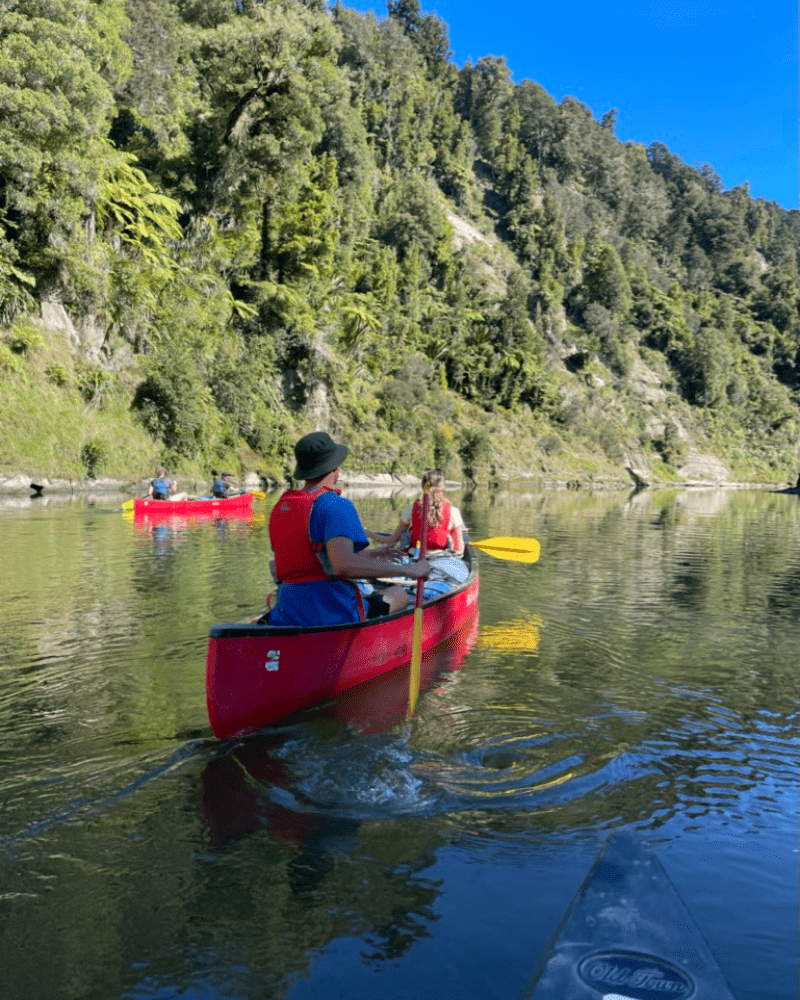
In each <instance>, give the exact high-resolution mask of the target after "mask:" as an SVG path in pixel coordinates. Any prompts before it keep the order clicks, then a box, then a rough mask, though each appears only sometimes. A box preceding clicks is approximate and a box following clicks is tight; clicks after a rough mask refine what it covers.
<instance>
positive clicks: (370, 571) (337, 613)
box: [269, 431, 429, 626]
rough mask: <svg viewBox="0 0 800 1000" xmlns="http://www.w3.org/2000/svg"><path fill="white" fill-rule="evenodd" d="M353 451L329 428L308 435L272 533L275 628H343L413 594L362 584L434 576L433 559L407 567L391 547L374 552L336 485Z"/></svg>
mask: <svg viewBox="0 0 800 1000" xmlns="http://www.w3.org/2000/svg"><path fill="white" fill-rule="evenodd" d="M347 453H348V449H347V447H346V446H345V445H342V444H336V443H335V442H334V441H333V439H332V438H331V437H330V435H328V434H326V433H325V432H324V431H315V432H313V433H311V434H306V435H305V436H304V437H302V438H301V439H300V440H299V441H298V442H297V444H296V445H295V448H294V455H295V459H296V461H297V466H296V468H295V470H294V478H295V479H299V480H302V481H304V482H305V486H304V487H303V488H302V489H297V490H287V491H286V492H285V493H283V494H282V496H281V497H280V498H279V499H278V502H277V503H276V504H275V506H274V507H273V509H272V514H271V515H270V521H269V534H270V540H271V542H272V549H273V552H274V554H275V576H276V577H277V579H278V581H279V586H278V596H277V600H276V602H275V605H274V607H273V608H272V609H271V610H270V612H269V624H270V625H299V626H313V625H317V626H319V625H336V624H342V623H348V622H354V621H361V620H363V619H365V618H374V617H377V616H378V615H382V614H391V613H393V612H395V611H399V610H400V609H401V608H403V607H405V606H406V605H407V604H408V602H409V596H408V593H407V592H406V591H405V589H404V588H403V587H401V586H398V585H396V584H394V585H390V586H388V587H387V588H386V589H385V590H380V591H375V592H373V593H371V594H370V593H368V591H369V590H370V589H371V586H370V585H369V584H366V585H365V586H364V585H362V586H359V584H358V582H357V581H362V580H363V581H368V580H375V579H379V578H380V579H383V578H385V577H390V578H393V577H404V578H409V577H410V578H411V579H414V580H416V579H419V578H424V577H427V575H428V570H429V566H428V562H427V560H425V559H420V560H419V561H418V562H415V563H404V564H403V563H400V562H398V561H397V550H395V554H394V556H393V553H392V551H391V549H390V548H389V547H388V546H385V545H384V546H381V547H379V548H376V549H370V550H367V546H368V545H369V539H368V538H367V533H366V531H365V530H364V526H363V525H362V523H361V518H360V517H359V516H358V512H357V511H356V509H355V507H354V506H353V504H352V502H351V501H350V500H348V499H346V498H345V497H343V496H341V495H340V491H339V490H337V489H336V488H335V487H336V482H337V480H338V479H339V469H340V466H341V465H342V463H343V462H344V460H345V458H346V457H347Z"/></svg>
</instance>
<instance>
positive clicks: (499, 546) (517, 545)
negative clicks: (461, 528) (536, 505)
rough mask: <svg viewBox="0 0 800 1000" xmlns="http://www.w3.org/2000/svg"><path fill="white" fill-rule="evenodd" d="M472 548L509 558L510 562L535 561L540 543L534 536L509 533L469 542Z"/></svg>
mask: <svg viewBox="0 0 800 1000" xmlns="http://www.w3.org/2000/svg"><path fill="white" fill-rule="evenodd" d="M469 544H470V545H471V546H472V547H473V548H476V549H480V550H481V552H488V553H489V555H491V556H497V558H498V559H510V560H511V561H512V562H525V563H529V562H531V563H532V562H536V560H537V559H538V558H539V552H540V548H541V547H540V545H539V543H538V542H537V540H536V539H535V538H514V537H513V536H511V535H500V536H498V537H497V538H485V539H484V540H483V541H482V542H472V541H471V542H470V543H469Z"/></svg>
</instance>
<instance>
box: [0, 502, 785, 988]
mask: <svg viewBox="0 0 800 1000" xmlns="http://www.w3.org/2000/svg"><path fill="white" fill-rule="evenodd" d="M122 499H125V498H120V501H117V500H115V499H104V500H102V501H96V502H91V501H89V500H76V501H63V502H57V501H55V500H52V499H51V500H47V499H46V498H45V499H43V500H40V501H37V502H31V501H28V500H19V501H2V502H0V541H1V542H2V553H3V557H4V563H5V569H4V573H3V581H2V583H0V678H1V679H2V684H0V721H1V722H2V726H0V805H1V806H2V809H1V810H0V847H1V848H2V854H1V855H0V955H1V956H2V968H3V974H2V977H0V996H2V997H9V998H25V1000H40V998H41V1000H45V998H46V1000H62V998H63V1000H94V998H97V1000H111V998H120V1000H145V998H167V997H170V998H171V997H181V998H190V1000H200V998H204V1000H205V998H246V1000H257V998H258V1000H260V998H265V1000H266V998H272V997H287V998H291V1000H300V998H315V1000H316V998H323V997H324V998H332V997H341V998H347V1000H352V998H365V1000H367V998H379V997H380V998H383V1000H404V998H409V1000H411V998H427V997H437V998H438V1000H472V998H475V1000H477V998H481V1000H487V998H489V1000H491V998H498V1000H501V998H512V997H518V996H519V995H520V993H521V992H522V990H523V988H524V986H525V984H526V982H527V980H528V978H529V976H530V973H531V971H532V969H533V968H534V966H535V964H536V961H537V958H538V957H539V954H540V952H541V950H542V948H543V947H544V946H545V944H546V941H547V939H548V937H549V935H550V933H551V931H552V929H553V927H554V926H555V924H556V923H557V922H558V920H559V918H560V917H561V915H562V913H563V911H564V910H565V908H566V907H567V905H568V903H569V902H570V899H571V898H572V896H573V894H574V892H575V891H576V889H577V888H578V886H579V884H580V883H581V881H582V879H583V877H584V875H585V873H586V871H587V870H588V868H589V866H590V865H591V863H592V862H593V860H594V858H595V856H596V854H597V853H598V851H599V850H600V849H601V847H602V845H603V843H604V841H605V840H606V839H607V838H608V836H609V835H610V834H611V833H613V832H614V831H617V830H621V829H629V830H634V831H637V833H638V835H639V836H640V837H642V838H643V839H644V840H645V841H647V842H648V843H650V844H652V845H653V846H654V847H655V848H656V850H657V853H658V855H659V857H660V859H661V861H662V863H663V865H664V867H665V868H666V869H667V871H668V873H669V874H670V876H671V878H672V881H673V882H674V884H675V886H676V887H677V889H678V891H679V892H680V894H681V896H682V897H683V899H684V901H685V903H686V904H687V906H688V908H689V910H690V911H691V913H692V915H693V916H694V918H695V921H696V922H697V924H698V925H699V927H700V929H701V930H702V932H703V934H704V936H705V937H706V940H707V941H708V943H709V945H710V947H711V949H712V951H713V953H714V954H715V956H716V958H717V960H718V962H719V964H720V966H721V967H722V969H723V972H724V973H725V975H726V977H727V978H728V980H729V982H730V984H731V986H732V988H733V990H734V992H735V994H736V996H737V997H738V998H739V1000H796V998H797V995H798V971H797V970H798V704H800V681H799V680H798V661H799V660H800V654H799V651H800V556H799V555H798V537H799V530H798V529H800V503H799V502H798V497H796V496H791V495H780V494H776V493H769V492H762V491H721V490H694V491H675V492H653V491H649V490H648V491H645V492H643V493H639V494H637V495H628V494H623V493H610V494H609V493H602V494H597V493H594V494H590V493H588V492H572V491H531V492H523V491H510V492H501V493H499V494H493V495H490V494H489V493H485V492H481V491H478V492H477V493H476V494H474V495H473V496H472V497H464V496H462V495H460V494H455V495H454V496H453V499H454V500H455V501H456V502H457V503H458V504H459V506H461V509H462V512H463V514H464V517H465V520H466V522H467V524H468V525H469V526H470V528H471V530H472V534H473V537H474V538H476V539H481V538H485V537H488V536H490V535H497V534H513V535H526V536H527V535H532V536H535V537H537V538H538V539H539V540H540V542H541V545H542V556H541V559H540V561H539V562H538V563H536V564H535V565H532V566H531V565H521V564H517V563H511V562H505V561H500V560H498V559H494V558H492V557H490V556H482V557H481V563H480V571H481V595H480V626H479V628H478V630H477V633H475V632H474V631H473V632H472V633H471V634H470V633H467V634H464V635H463V636H462V637H461V648H460V650H458V651H457V652H456V653H455V654H454V655H452V656H449V657H447V658H438V659H437V658H434V659H432V660H431V661H430V662H427V663H426V664H425V665H424V671H423V672H424V675H425V688H426V689H425V690H424V692H423V694H422V695H421V698H420V702H419V712H418V716H417V718H416V719H415V721H414V723H413V725H412V726H411V727H408V726H407V725H406V724H405V723H404V721H403V714H404V711H405V704H404V698H405V693H406V690H407V678H406V676H404V675H402V674H401V675H398V676H393V677H389V678H387V679H385V680H384V681H382V682H380V683H379V684H373V685H371V686H370V687H368V688H365V689H363V690H359V691H358V692H354V693H352V694H351V695H349V696H347V697H345V698H342V699H341V700H340V701H338V702H336V703H334V704H332V705H328V706H323V707H322V708H320V709H317V710H315V711H312V712H308V713H306V714H304V715H303V716H302V717H299V718H296V719H293V720H291V721H290V722H288V723H287V724H285V725H282V726H277V727H274V728H272V729H271V730H269V731H267V732H265V733H263V734H260V735H259V736H258V737H254V738H252V739H249V740H246V741H239V742H232V743H226V744H221V743H218V742H217V741H215V740H214V739H213V738H212V736H211V732H210V729H209V726H208V719H207V715H206V707H205V691H204V670H205V648H206V637H207V633H208V627H209V625H210V624H212V623H215V622H224V621H233V620H237V619H242V618H246V617H248V616H249V615H250V614H251V613H252V612H253V611H254V610H256V608H257V607H259V606H260V605H261V604H263V600H264V597H265V595H266V593H267V591H268V589H269V573H268V568H267V566H268V561H269V559H270V556H271V552H270V549H269V540H268V535H267V530H266V520H265V515H266V513H267V512H268V511H269V509H270V506H271V502H272V501H274V497H268V498H267V502H266V504H263V503H262V504H258V503H257V504H256V506H255V508H254V512H253V517H252V518H251V519H250V520H233V519H226V520H221V521H213V520H204V521H196V522H187V521H185V520H184V521H181V520H175V521H174V522H173V521H169V522H167V523H163V524H157V525H150V524H138V523H135V522H134V521H132V520H130V519H126V517H125V516H124V515H123V514H122V513H121V512H120V510H119V506H118V503H119V502H121V500H122ZM354 499H356V502H357V504H358V506H359V508H360V509H361V511H362V513H363V516H364V520H365V522H366V523H367V524H368V525H369V526H370V527H374V528H376V529H379V528H385V529H389V528H391V527H393V526H394V524H395V523H396V519H397V516H398V514H399V512H400V510H401V509H402V506H403V505H404V503H405V501H406V499H407V497H394V498H388V497H383V498H382V497H376V496H375V495H371V496H363V497H362V496H354Z"/></svg>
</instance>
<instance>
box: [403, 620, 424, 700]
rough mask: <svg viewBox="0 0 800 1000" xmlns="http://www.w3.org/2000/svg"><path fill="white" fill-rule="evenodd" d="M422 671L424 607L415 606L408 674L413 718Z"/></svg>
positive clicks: (409, 698)
mask: <svg viewBox="0 0 800 1000" xmlns="http://www.w3.org/2000/svg"><path fill="white" fill-rule="evenodd" d="M421 673H422V608H414V636H413V638H412V640H411V671H410V673H409V675H408V713H407V714H406V718H407V719H411V718H413V715H414V710H415V709H416V707H417V698H418V697H419V681H420V675H421Z"/></svg>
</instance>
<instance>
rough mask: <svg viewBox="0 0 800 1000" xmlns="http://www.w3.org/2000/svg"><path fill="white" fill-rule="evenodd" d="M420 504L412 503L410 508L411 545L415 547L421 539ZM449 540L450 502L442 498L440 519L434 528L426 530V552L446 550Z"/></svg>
mask: <svg viewBox="0 0 800 1000" xmlns="http://www.w3.org/2000/svg"><path fill="white" fill-rule="evenodd" d="M421 528H422V502H421V501H420V500H415V501H414V506H413V507H412V508H411V544H412V545H416V544H417V542H418V541H419V540H420V538H421V537H422V531H421ZM449 538H450V501H449V500H447V499H446V498H442V519H441V521H440V522H439V523H438V524H437V525H436V527H435V528H431V527H429V528H428V534H427V545H426V548H427V551H430V550H432V549H446V548H447V541H448V539H449Z"/></svg>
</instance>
